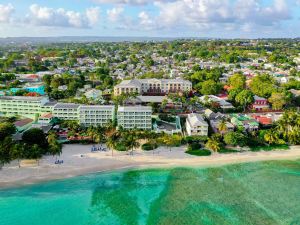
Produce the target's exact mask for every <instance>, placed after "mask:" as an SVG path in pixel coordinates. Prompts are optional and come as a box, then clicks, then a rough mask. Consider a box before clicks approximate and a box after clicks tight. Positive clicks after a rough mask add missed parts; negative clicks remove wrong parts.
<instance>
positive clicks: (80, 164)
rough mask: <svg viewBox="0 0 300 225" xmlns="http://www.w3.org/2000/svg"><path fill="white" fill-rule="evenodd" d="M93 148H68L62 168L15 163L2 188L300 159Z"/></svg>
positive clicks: (298, 150) (48, 162)
mask: <svg viewBox="0 0 300 225" xmlns="http://www.w3.org/2000/svg"><path fill="white" fill-rule="evenodd" d="M90 149H91V146H90V145H65V146H64V148H63V154H62V155H61V156H60V157H59V159H60V160H64V163H63V164H61V165H56V164H55V163H54V162H55V157H52V156H45V157H43V158H42V159H41V160H40V161H39V166H37V167H29V168H28V167H27V168H19V167H18V162H16V161H14V162H12V163H10V164H8V165H6V166H4V167H3V169H2V170H0V188H7V187H13V186H22V185H29V184H34V183H39V182H45V181H49V180H55V179H62V178H68V177H74V176H78V175H84V174H87V173H94V172H104V171H111V170H120V169H133V168H135V169H139V168H161V167H189V166H192V167H193V166H194V167H211V166H221V165H227V164H234V163H244V162H257V161H266V160H296V159H300V146H291V148H290V150H282V151H279V150H277V151H269V152H242V153H230V154H213V155H212V156H207V157H199V156H192V155H188V154H186V153H185V150H186V147H184V146H183V147H179V148H172V151H169V149H166V148H159V149H157V150H155V151H154V152H152V151H149V152H146V151H139V150H138V151H135V152H134V154H133V155H130V154H129V153H128V152H116V151H114V156H112V154H111V152H109V151H107V152H96V153H91V151H90Z"/></svg>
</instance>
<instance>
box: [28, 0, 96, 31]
mask: <svg viewBox="0 0 300 225" xmlns="http://www.w3.org/2000/svg"><path fill="white" fill-rule="evenodd" d="M99 14H100V10H99V8H98V7H96V8H89V9H87V10H86V12H85V13H80V12H75V11H68V10H65V9H63V8H59V9H53V8H48V7H41V6H39V5H37V4H33V5H31V6H30V14H29V15H27V16H26V21H28V22H30V23H32V24H34V25H38V26H53V27H75V28H90V27H92V26H93V25H95V24H96V23H97V22H98V21H99Z"/></svg>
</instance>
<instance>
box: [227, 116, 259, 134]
mask: <svg viewBox="0 0 300 225" xmlns="http://www.w3.org/2000/svg"><path fill="white" fill-rule="evenodd" d="M230 121H231V123H232V124H233V125H234V126H235V127H236V128H240V129H243V130H245V131H248V132H251V131H256V130H258V129H259V123H258V122H257V121H256V120H255V119H253V118H251V117H250V116H248V115H245V114H232V115H231V120H230Z"/></svg>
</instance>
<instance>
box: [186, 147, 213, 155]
mask: <svg viewBox="0 0 300 225" xmlns="http://www.w3.org/2000/svg"><path fill="white" fill-rule="evenodd" d="M185 153H187V154H190V155H196V156H209V155H211V152H210V151H209V150H207V149H196V150H188V151H186V152H185Z"/></svg>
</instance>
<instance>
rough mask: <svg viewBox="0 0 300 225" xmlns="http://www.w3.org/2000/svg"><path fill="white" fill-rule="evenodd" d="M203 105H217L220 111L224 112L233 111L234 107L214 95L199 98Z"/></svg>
mask: <svg viewBox="0 0 300 225" xmlns="http://www.w3.org/2000/svg"><path fill="white" fill-rule="evenodd" d="M199 99H200V100H201V101H202V102H203V103H212V102H214V103H217V104H218V105H219V106H220V108H221V109H223V110H226V109H233V108H234V106H233V105H232V104H231V103H230V102H227V101H225V100H224V99H223V98H220V97H218V96H215V95H205V96H201V97H200V98H199Z"/></svg>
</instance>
